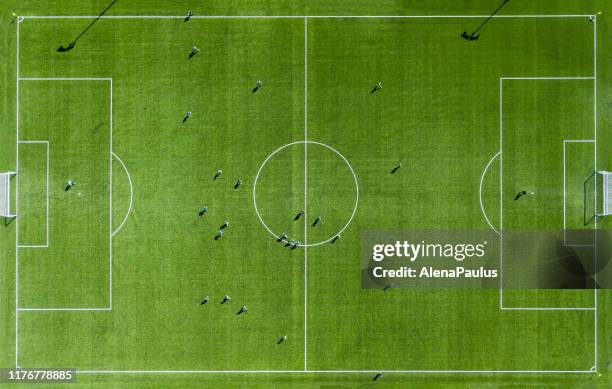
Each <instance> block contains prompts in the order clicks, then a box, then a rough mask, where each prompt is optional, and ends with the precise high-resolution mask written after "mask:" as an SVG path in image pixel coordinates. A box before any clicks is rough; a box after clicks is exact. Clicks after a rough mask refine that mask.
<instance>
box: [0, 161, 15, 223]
mask: <svg viewBox="0 0 612 389" xmlns="http://www.w3.org/2000/svg"><path fill="white" fill-rule="evenodd" d="M15 174H17V173H15V172H6V173H0V217H15V216H17V215H15V213H14V212H11V177H12V176H14V175H15Z"/></svg>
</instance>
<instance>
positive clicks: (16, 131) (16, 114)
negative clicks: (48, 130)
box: [15, 17, 22, 368]
mask: <svg viewBox="0 0 612 389" xmlns="http://www.w3.org/2000/svg"><path fill="white" fill-rule="evenodd" d="M21 20H22V19H21V18H20V17H18V18H17V23H16V27H15V31H16V43H15V63H16V68H15V166H16V168H15V171H16V172H17V176H16V177H15V179H16V180H17V181H15V209H16V210H18V209H19V25H20V24H21ZM15 213H16V214H17V217H16V220H15V367H16V368H18V367H19V212H18V211H17V212H15Z"/></svg>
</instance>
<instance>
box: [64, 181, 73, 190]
mask: <svg viewBox="0 0 612 389" xmlns="http://www.w3.org/2000/svg"><path fill="white" fill-rule="evenodd" d="M73 186H74V181H72V180H68V182H67V183H66V188H65V189H64V192H68V191H69V190H70V188H72V187H73Z"/></svg>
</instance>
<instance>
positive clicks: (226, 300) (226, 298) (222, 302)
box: [221, 294, 232, 304]
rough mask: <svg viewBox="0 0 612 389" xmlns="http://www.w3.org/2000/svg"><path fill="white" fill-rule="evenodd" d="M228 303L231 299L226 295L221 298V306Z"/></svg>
mask: <svg viewBox="0 0 612 389" xmlns="http://www.w3.org/2000/svg"><path fill="white" fill-rule="evenodd" d="M228 301H232V298H231V297H230V296H229V295H227V294H226V295H225V296H223V301H221V304H225V303H226V302H228Z"/></svg>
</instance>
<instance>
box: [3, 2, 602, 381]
mask: <svg viewBox="0 0 612 389" xmlns="http://www.w3.org/2000/svg"><path fill="white" fill-rule="evenodd" d="M489 16H490V15H420V16H419V15H404V16H393V15H381V16H375V15H372V16H357V15H346V16H340V15H333V16H332V15H328V16H324V15H319V16H316V15H313V16H295V15H291V16H257V15H253V16H247V15H245V16H222V15H219V16H213V15H210V16H192V18H193V19H299V18H322V19H327V18H338V19H354V18H390V19H410V18H414V19H418V18H432V19H434V18H484V17H489ZM591 16H593V17H595V22H596V16H595V15H581V14H560V15H494V16H493V18H581V17H591ZM98 17H99V16H97V15H91V16H66V15H64V16H53V15H47V16H41V15H32V16H19V18H18V23H17V29H16V30H17V45H16V47H17V60H16V62H17V77H16V81H17V82H16V84H17V87H16V92H17V93H16V101H17V104H16V106H17V108H16V112H17V114H16V132H17V141H18V140H19V81H20V80H22V81H29V80H47V81H54V80H103V79H102V78H95V79H93V78H67V79H64V78H19V23H20V22H21V21H23V20H25V19H26V18H27V19H94V18H98ZM101 18H102V19H183V18H184V15H181V16H162V15H159V16H155V15H148V16H143V15H140V16H137V15H134V16H119V15H117V16H102V17H101ZM595 30H596V29H595ZM594 34H595V36H596V32H595V33H594ZM594 46H595V49H596V42H595V44H594ZM595 58H596V55H595ZM595 68H596V66H595ZM506 79H512V78H506ZM517 79H520V78H517ZM531 79H550V78H531ZM563 79H574V78H563ZM576 79H577V78H576ZM580 79H582V78H580ZM584 79H594V80H595V81H596V77H595V78H584ZM595 84H596V82H595ZM501 85H502V79H500V152H499V155H500V204H502V205H503V192H502V191H501V189H502V187H501V183H502V180H503V178H502V176H501V174H502V171H503V169H502V163H503V162H502V161H503V155H502V152H501V150H502V134H501V128H502V120H501V119H502V109H501V107H502V88H501ZM595 95H596V91H595ZM595 105H596V103H595ZM111 107H112V98H111ZM111 118H112V110H111ZM111 120H112V119H111ZM596 120H597V115H595V121H596ZM595 134H597V131H596V129H595ZM111 138H112V131H111ZM595 139H596V136H595ZM298 143H299V142H298ZM595 143H596V140H595ZM111 148H112V142H111ZM16 149H17V151H16V160H17V169H16V170H17V171H19V165H18V161H19V157H18V156H19V152H18V147H16ZM111 153H112V149H111ZM111 158H112V157H111ZM595 161H597V157H595ZM111 163H112V162H111ZM111 174H112V173H111ZM17 180H19V178H18V177H17ZM17 187H18V184H17ZM111 198H112V188H111ZM501 217H503V211H502V208H501V207H500V236H501V235H502V234H501V232H503V230H502V228H501V224H502V223H501V221H502V219H501ZM111 220H112V214H111ZM595 223H596V222H595ZM16 225H17V227H16V229H17V230H18V225H19V218H17V221H16ZM17 240H18V234H16V242H15V243H16V250H15V252H16V259H15V273H16V285H15V292H16V293H15V327H16V328H15V365H16V366H17V367H18V366H19V364H18V339H19V334H18V324H19V320H18V312H19V311H20V310H110V309H111V308H101V309H98V308H83V309H79V308H66V309H63V308H43V309H37V308H31V309H29V308H23V309H21V308H19V307H18V301H19V297H18V291H19V286H18V280H19V257H18V250H17V247H18V245H17ZM501 263H502V256H501V255H500V264H501ZM111 264H112V260H111ZM502 268H503V266H502ZM502 268H500V274H501V273H502ZM111 277H112V271H111ZM501 282H502V281H501V276H500V307H501V303H502V288H501ZM111 292H112V279H111ZM111 296H112V295H111ZM596 297H597V289H595V309H594V311H595V331H597V299H596ZM111 304H112V301H111ZM502 309H506V310H523V309H525V310H532V308H503V307H502ZM540 309H542V308H540ZM545 309H564V308H545ZM571 309H572V310H576V309H578V310H581V309H590V308H571ZM596 339H597V332H595V362H597V340H596ZM594 368H595V369H591V370H158V371H155V370H97V371H96V370H82V371H79V373H81V374H121V373H126V374H173V373H176V374H195V373H213V374H214V373H218V374H231V373H238V374H256V373H262V374H268V373H289V374H293V373H332V374H338V373H378V372H382V373H422V374H426V373H433V374H444V373H450V374H454V373H466V374H481V373H508V374H532V373H535V374H584V373H594V372H596V365H595V366H594Z"/></svg>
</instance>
